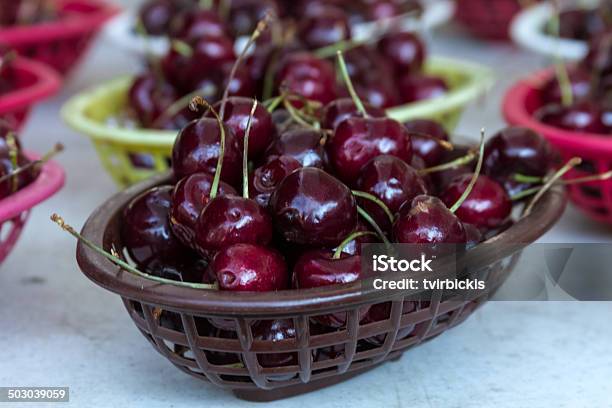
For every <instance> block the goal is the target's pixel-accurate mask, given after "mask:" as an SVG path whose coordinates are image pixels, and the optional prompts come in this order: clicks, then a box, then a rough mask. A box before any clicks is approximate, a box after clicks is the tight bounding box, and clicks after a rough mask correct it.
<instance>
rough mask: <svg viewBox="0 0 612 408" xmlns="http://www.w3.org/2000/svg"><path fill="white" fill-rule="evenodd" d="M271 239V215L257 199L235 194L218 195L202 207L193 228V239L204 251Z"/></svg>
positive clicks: (266, 242) (261, 242) (262, 242)
mask: <svg viewBox="0 0 612 408" xmlns="http://www.w3.org/2000/svg"><path fill="white" fill-rule="evenodd" d="M270 241H272V219H271V218H270V216H269V215H268V213H267V212H266V211H265V210H264V209H263V208H262V207H261V206H260V205H259V204H257V202H256V201H254V200H250V199H248V198H244V197H238V196H235V195H225V196H217V197H215V198H214V199H212V200H210V201H209V202H208V204H206V206H205V207H204V209H203V210H202V212H201V213H200V215H199V216H198V221H197V223H196V228H195V242H196V244H197V246H198V249H200V250H203V251H204V252H214V251H219V250H221V249H223V248H226V247H228V246H230V245H234V244H260V245H263V246H266V245H268V244H269V243H270Z"/></svg>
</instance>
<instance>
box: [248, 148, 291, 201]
mask: <svg viewBox="0 0 612 408" xmlns="http://www.w3.org/2000/svg"><path fill="white" fill-rule="evenodd" d="M300 167H302V165H301V164H300V162H298V161H297V160H295V159H294V158H293V157H290V156H278V157H276V158H274V159H272V160H270V161H269V162H268V163H266V164H264V165H263V166H261V167H259V168H257V169H256V170H255V171H254V172H253V174H252V176H251V180H250V194H251V195H252V196H253V199H254V200H255V201H257V203H259V205H261V206H262V207H264V208H266V207H267V206H268V204H269V202H270V196H271V195H272V192H273V191H274V190H276V187H277V186H278V185H279V184H280V182H281V181H283V180H284V179H285V177H287V176H288V175H289V174H291V172H293V171H294V170H297V169H299V168H300Z"/></svg>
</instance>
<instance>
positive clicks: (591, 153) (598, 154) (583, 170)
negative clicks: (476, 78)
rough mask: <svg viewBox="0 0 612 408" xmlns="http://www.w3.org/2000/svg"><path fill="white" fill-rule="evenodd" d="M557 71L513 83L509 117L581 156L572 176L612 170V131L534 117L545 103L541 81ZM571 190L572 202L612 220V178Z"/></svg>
mask: <svg viewBox="0 0 612 408" xmlns="http://www.w3.org/2000/svg"><path fill="white" fill-rule="evenodd" d="M553 75H555V71H554V69H551V68H549V69H546V70H543V71H539V72H537V73H535V74H533V75H532V76H530V77H528V78H526V79H523V80H521V81H519V82H518V83H517V84H515V85H514V86H512V87H511V88H510V89H509V90H508V92H507V93H506V96H505V98H504V104H503V112H504V117H505V118H506V121H507V122H508V123H510V124H512V125H520V126H525V127H529V128H531V129H533V130H535V131H536V132H538V133H540V134H541V135H542V136H544V137H545V138H547V139H548V140H549V141H550V142H551V143H552V144H553V145H554V146H555V147H557V149H559V151H560V152H561V154H562V156H563V158H564V159H565V160H568V159H569V158H571V157H574V156H578V157H581V158H582V159H583V163H582V165H581V166H579V167H577V168H576V169H574V170H572V171H570V172H569V173H567V176H566V177H567V178H568V179H571V178H576V177H584V176H588V175H592V174H594V173H603V172H607V171H610V170H612V139H611V138H610V136H612V135H598V134H592V133H582V132H573V131H568V130H563V129H559V128H555V127H552V126H548V125H546V124H543V123H541V122H539V121H538V120H536V119H535V118H534V117H533V113H534V112H535V111H536V110H537V109H538V108H539V107H541V106H542V100H541V97H540V91H539V89H540V84H542V83H543V82H544V81H546V80H547V79H550V78H551V77H552V76H553ZM568 191H569V195H570V199H571V200H572V202H573V203H574V204H575V205H576V206H578V207H579V208H580V209H581V210H583V211H584V212H585V213H586V214H588V215H589V216H590V217H591V218H593V219H595V220H597V221H600V222H605V223H608V224H612V181H610V180H606V181H595V182H590V183H584V184H577V185H570V186H568Z"/></svg>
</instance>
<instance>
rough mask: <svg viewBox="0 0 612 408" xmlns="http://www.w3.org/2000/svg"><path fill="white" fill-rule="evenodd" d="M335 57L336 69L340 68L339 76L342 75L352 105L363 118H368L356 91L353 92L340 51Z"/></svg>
mask: <svg viewBox="0 0 612 408" xmlns="http://www.w3.org/2000/svg"><path fill="white" fill-rule="evenodd" d="M336 55H337V56H338V67H339V68H340V74H341V75H342V80H343V81H344V84H345V85H346V89H348V91H349V94H350V95H351V99H353V103H354V104H355V106H356V107H357V110H358V111H359V112H360V113H361V114H362V115H363V117H364V118H367V117H369V116H370V115H368V112H367V111H366V109H365V106H364V105H363V102H362V101H361V99H360V98H359V95H357V91H355V87H354V86H353V81H351V77H350V75H349V72H348V68H347V67H346V61H344V57H343V56H342V51H337V52H336Z"/></svg>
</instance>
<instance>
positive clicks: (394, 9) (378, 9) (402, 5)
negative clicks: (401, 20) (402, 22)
mask: <svg viewBox="0 0 612 408" xmlns="http://www.w3.org/2000/svg"><path fill="white" fill-rule="evenodd" d="M364 3H365V6H366V9H365V10H366V16H367V17H368V18H369V19H370V20H373V21H378V20H381V19H386V18H392V17H397V16H399V15H400V14H405V13H420V12H422V11H423V6H422V5H421V3H420V2H419V1H416V0H366V1H364Z"/></svg>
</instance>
